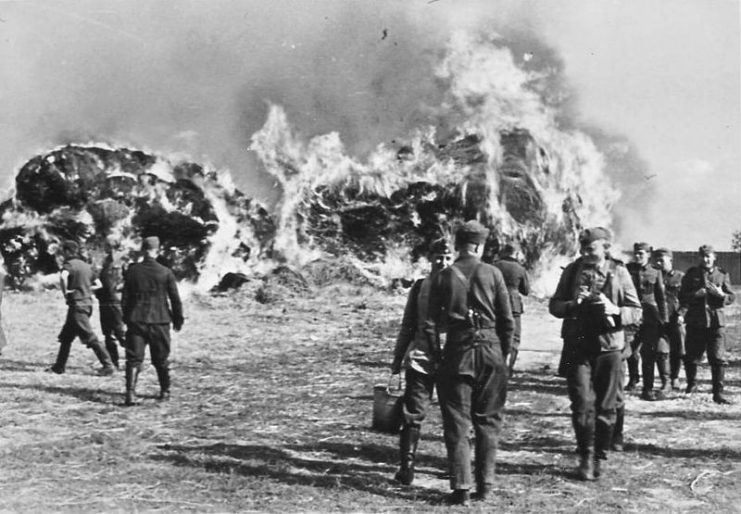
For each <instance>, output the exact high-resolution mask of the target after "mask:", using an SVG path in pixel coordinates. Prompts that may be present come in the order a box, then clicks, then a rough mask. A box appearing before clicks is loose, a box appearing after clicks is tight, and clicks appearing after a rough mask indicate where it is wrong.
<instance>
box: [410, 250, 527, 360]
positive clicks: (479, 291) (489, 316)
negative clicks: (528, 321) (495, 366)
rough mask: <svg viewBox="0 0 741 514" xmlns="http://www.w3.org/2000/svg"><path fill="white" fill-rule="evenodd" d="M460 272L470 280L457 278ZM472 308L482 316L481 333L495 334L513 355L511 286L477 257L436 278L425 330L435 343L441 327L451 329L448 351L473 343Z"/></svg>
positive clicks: (460, 260)
mask: <svg viewBox="0 0 741 514" xmlns="http://www.w3.org/2000/svg"><path fill="white" fill-rule="evenodd" d="M453 267H456V268H457V269H458V272H460V273H462V275H463V276H465V278H466V279H467V281H468V289H466V284H464V282H463V281H462V280H461V278H460V277H458V276H457V275H456V271H454V270H453ZM469 309H473V310H475V311H476V312H477V313H479V315H480V318H481V321H482V325H481V326H480V327H479V328H481V329H484V330H482V331H481V332H482V333H484V332H486V334H487V338H488V337H489V336H488V334H490V333H495V334H496V335H495V336H494V337H495V338H498V339H499V344H500V345H501V348H502V353H504V354H507V353H509V349H510V347H511V346H512V336H513V333H514V323H515V321H514V318H513V317H512V307H511V305H510V300H509V292H508V290H507V285H506V284H505V283H504V277H502V272H501V271H499V269H497V268H495V267H494V266H492V265H490V264H486V263H483V262H481V261H480V260H479V259H478V258H477V257H475V256H470V255H467V256H463V257H459V258H458V259H456V261H455V262H454V263H453V265H452V266H450V267H448V268H445V269H444V270H442V271H441V272H440V273H438V274H437V275H436V276H435V279H434V280H433V282H432V286H431V288H430V306H429V311H428V315H427V322H426V326H425V331H426V333H427V338H428V341H433V340H434V339H435V337H436V336H437V334H438V333H439V331H440V330H441V327H446V328H447V332H448V333H447V341H446V351H447V348H448V347H449V346H451V347H453V346H455V345H457V344H459V343H461V342H467V341H470V339H471V337H472V334H473V333H474V332H475V331H474V330H473V329H472V327H471V325H470V323H469V321H468V320H469V315H468V311H469Z"/></svg>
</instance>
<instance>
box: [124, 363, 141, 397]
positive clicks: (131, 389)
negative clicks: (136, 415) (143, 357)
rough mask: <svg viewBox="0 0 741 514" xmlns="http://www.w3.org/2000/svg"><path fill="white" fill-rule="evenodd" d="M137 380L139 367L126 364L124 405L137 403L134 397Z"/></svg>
mask: <svg viewBox="0 0 741 514" xmlns="http://www.w3.org/2000/svg"><path fill="white" fill-rule="evenodd" d="M137 380H139V367H138V366H132V365H130V364H126V396H125V397H124V405H126V406H128V407H131V406H132V405H139V401H138V400H137V398H136V382H137Z"/></svg>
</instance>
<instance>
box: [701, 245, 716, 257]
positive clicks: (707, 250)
mask: <svg viewBox="0 0 741 514" xmlns="http://www.w3.org/2000/svg"><path fill="white" fill-rule="evenodd" d="M698 252H699V253H700V255H710V254H711V253H715V248H713V247H712V246H710V245H702V246H701V247H700V248H699V249H698Z"/></svg>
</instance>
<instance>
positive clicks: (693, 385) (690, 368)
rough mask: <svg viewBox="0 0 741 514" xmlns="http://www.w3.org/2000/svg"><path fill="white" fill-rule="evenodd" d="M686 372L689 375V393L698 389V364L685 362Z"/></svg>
mask: <svg viewBox="0 0 741 514" xmlns="http://www.w3.org/2000/svg"><path fill="white" fill-rule="evenodd" d="M684 374H685V376H686V377H687V389H686V391H685V392H686V393H687V394H692V393H694V392H696V391H697V382H696V381H695V380H696V378H697V364H695V363H694V362H689V361H687V362H685V363H684Z"/></svg>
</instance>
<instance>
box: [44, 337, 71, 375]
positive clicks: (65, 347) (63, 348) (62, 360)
mask: <svg viewBox="0 0 741 514" xmlns="http://www.w3.org/2000/svg"><path fill="white" fill-rule="evenodd" d="M71 348H72V342H71V341H70V342H69V343H62V342H60V343H59V352H58V353H57V360H56V362H55V363H54V364H52V365H51V366H50V367H49V368H47V369H46V371H49V372H51V373H56V374H57V375H61V374H63V373H64V372H65V370H66V368H67V359H69V351H70V349H71Z"/></svg>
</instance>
